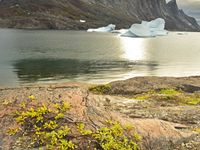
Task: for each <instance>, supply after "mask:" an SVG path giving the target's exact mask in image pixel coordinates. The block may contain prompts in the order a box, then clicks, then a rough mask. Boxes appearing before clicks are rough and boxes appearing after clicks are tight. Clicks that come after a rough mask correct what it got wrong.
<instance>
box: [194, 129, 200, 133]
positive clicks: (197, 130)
mask: <svg viewBox="0 0 200 150" xmlns="http://www.w3.org/2000/svg"><path fill="white" fill-rule="evenodd" d="M192 130H193V131H196V132H198V133H200V128H193V129H192Z"/></svg>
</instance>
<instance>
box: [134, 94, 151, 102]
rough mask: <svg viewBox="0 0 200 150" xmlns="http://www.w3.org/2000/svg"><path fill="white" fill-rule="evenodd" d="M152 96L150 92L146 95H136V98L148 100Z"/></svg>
mask: <svg viewBox="0 0 200 150" xmlns="http://www.w3.org/2000/svg"><path fill="white" fill-rule="evenodd" d="M150 97H151V96H150V95H149V94H146V95H140V96H136V97H134V99H136V100H141V101H144V100H148V99H149V98H150Z"/></svg>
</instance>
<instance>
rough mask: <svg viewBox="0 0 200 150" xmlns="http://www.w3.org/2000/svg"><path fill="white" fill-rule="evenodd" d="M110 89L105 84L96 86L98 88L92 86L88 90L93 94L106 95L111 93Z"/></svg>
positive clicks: (108, 85) (109, 86)
mask: <svg viewBox="0 0 200 150" xmlns="http://www.w3.org/2000/svg"><path fill="white" fill-rule="evenodd" d="M111 89H112V87H111V85H110V84H105V85H98V86H93V87H90V88H89V91H90V92H93V93H95V94H108V93H109V91H111Z"/></svg>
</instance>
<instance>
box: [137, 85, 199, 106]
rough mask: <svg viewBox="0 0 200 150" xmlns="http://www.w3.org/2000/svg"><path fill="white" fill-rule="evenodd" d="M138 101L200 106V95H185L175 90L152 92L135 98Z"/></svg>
mask: <svg viewBox="0 0 200 150" xmlns="http://www.w3.org/2000/svg"><path fill="white" fill-rule="evenodd" d="M133 99H136V100H143V101H144V100H154V101H157V102H161V101H164V102H168V103H171V104H177V105H198V104H200V94H197V93H193V94H191V93H184V92H182V91H177V90H175V89H161V90H159V91H150V92H147V93H143V94H139V95H136V96H134V97H133Z"/></svg>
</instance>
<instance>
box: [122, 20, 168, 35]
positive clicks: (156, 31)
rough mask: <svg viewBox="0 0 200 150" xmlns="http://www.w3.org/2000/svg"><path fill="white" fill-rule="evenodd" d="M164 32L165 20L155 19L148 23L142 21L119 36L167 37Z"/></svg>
mask: <svg viewBox="0 0 200 150" xmlns="http://www.w3.org/2000/svg"><path fill="white" fill-rule="evenodd" d="M167 34H168V31H167V30H165V20H164V19H162V18H157V19H155V20H152V21H150V22H148V21H142V23H141V24H133V25H132V26H131V27H130V29H128V31H127V32H125V33H122V34H121V36H128V37H155V36H164V35H167Z"/></svg>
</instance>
